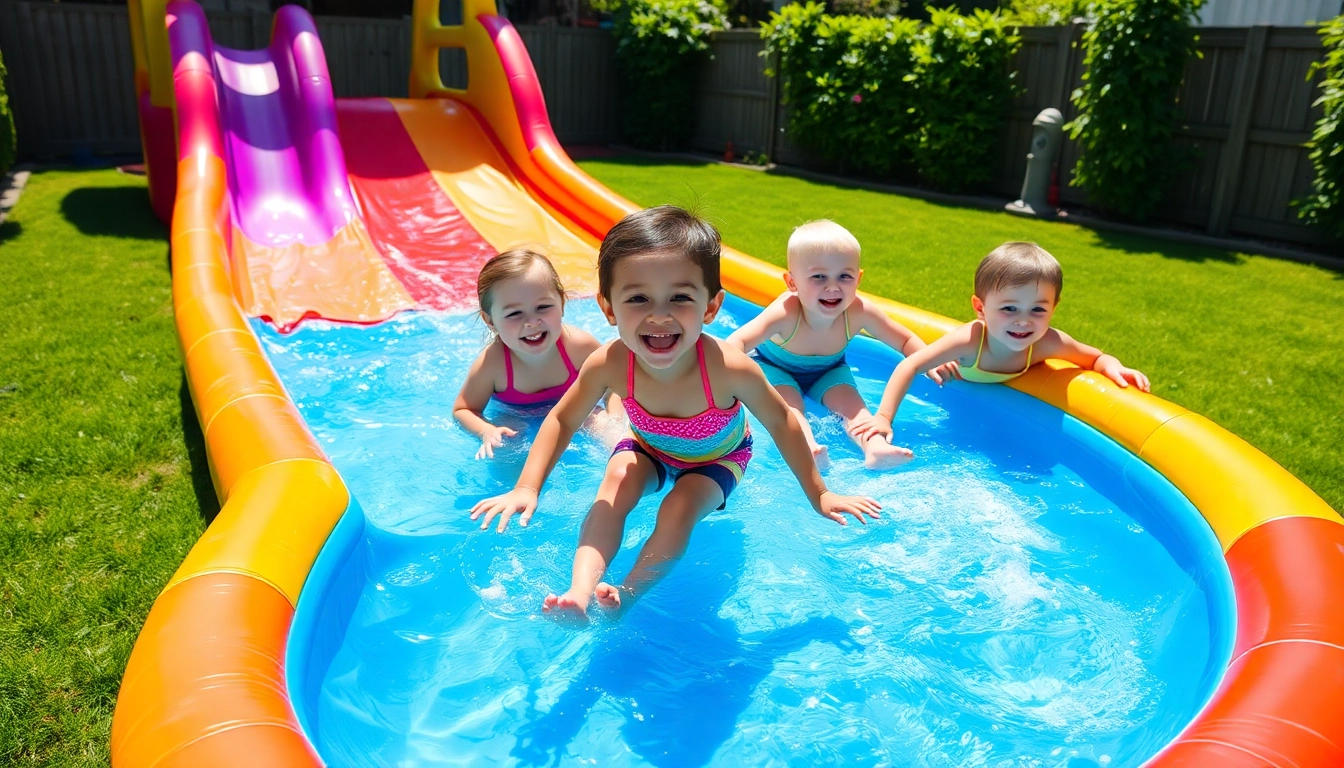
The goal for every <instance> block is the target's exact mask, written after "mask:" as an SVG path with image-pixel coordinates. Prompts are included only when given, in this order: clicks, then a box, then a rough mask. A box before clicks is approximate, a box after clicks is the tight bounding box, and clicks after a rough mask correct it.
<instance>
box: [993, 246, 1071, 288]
mask: <svg viewBox="0 0 1344 768" xmlns="http://www.w3.org/2000/svg"><path fill="white" fill-rule="evenodd" d="M1032 283H1045V284H1046V285H1048V286H1051V287H1052V288H1054V289H1055V301H1059V294H1060V292H1061V291H1063V290H1064V270H1063V268H1062V267H1060V266H1059V262H1058V261H1056V260H1055V257H1054V256H1051V255H1050V252H1049V251H1047V250H1045V249H1044V248H1042V247H1041V246H1039V245H1037V244H1035V243H1023V242H1011V243H1004V244H1003V245H1000V246H999V247H998V248H995V249H994V250H992V251H990V252H989V255H988V256H986V257H985V258H984V259H982V260H981V261H980V266H979V267H976V270H975V295H976V296H979V297H980V299H981V300H982V301H983V300H984V298H985V297H986V296H988V295H989V294H990V293H992V292H993V291H1001V290H1003V289H1005V288H1016V287H1018V286H1020V285H1030V284H1032Z"/></svg>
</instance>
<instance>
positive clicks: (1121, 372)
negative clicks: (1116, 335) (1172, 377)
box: [1092, 355, 1151, 392]
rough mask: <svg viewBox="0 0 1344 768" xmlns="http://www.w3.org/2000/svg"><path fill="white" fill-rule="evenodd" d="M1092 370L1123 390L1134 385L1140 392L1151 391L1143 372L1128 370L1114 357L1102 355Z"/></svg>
mask: <svg viewBox="0 0 1344 768" xmlns="http://www.w3.org/2000/svg"><path fill="white" fill-rule="evenodd" d="M1092 370H1094V371H1096V372H1097V373H1100V374H1102V375H1104V376H1105V377H1106V378H1108V379H1110V380H1111V381H1114V382H1115V383H1116V384H1118V385H1119V386H1120V387H1121V388H1124V387H1128V386H1129V385H1130V384H1133V385H1134V386H1136V387H1138V388H1139V391H1140V392H1147V391H1149V390H1150V389H1151V387H1150V386H1149V384H1148V377H1147V376H1144V375H1143V372H1142V371H1136V370H1134V369H1133V368H1126V367H1125V366H1123V365H1121V364H1120V361H1119V360H1117V359H1116V358H1115V356H1114V355H1102V356H1101V357H1099V358H1097V362H1096V363H1095V364H1094V365H1093V366H1092Z"/></svg>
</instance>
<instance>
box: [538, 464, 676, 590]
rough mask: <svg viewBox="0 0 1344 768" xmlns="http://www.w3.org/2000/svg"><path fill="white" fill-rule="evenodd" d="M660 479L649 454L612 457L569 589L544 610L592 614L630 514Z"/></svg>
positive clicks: (582, 537)
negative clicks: (595, 594) (595, 591)
mask: <svg viewBox="0 0 1344 768" xmlns="http://www.w3.org/2000/svg"><path fill="white" fill-rule="evenodd" d="M657 480H658V470H657V467H655V466H654V463H653V460H652V459H650V458H649V457H647V456H643V455H640V454H638V453H635V452H634V451H622V452H620V453H617V454H615V455H613V456H612V457H611V460H610V461H608V462H607V472H606V475H604V476H603V478H602V485H601V486H600V487H599V488H598V489H597V498H596V499H595V500H594V501H593V506H592V507H590V508H589V509H588V516H587V517H585V518H584V520H583V531H582V533H580V534H579V548H578V550H577V551H576V552H575V553H574V570H573V572H572V574H571V576H570V584H569V589H568V590H567V591H566V592H565V593H564V594H563V595H548V596H547V597H546V600H545V602H544V603H543V604H542V610H544V611H552V610H564V611H573V612H574V613H576V614H578V615H580V616H583V615H586V614H587V613H588V603H589V602H590V601H591V600H592V596H593V588H594V587H595V586H597V583H598V581H600V580H601V579H602V574H604V573H606V572H607V564H608V563H610V562H611V559H612V558H613V557H615V556H616V551H617V550H619V549H620V548H621V538H622V537H623V536H624V535H625V518H626V516H627V515H629V514H630V510H632V509H634V508H635V505H636V504H638V503H639V499H640V497H641V496H643V495H644V494H646V493H648V492H649V491H652V490H653V489H654V488H655V486H656V485H657Z"/></svg>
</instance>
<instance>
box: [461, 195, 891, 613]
mask: <svg viewBox="0 0 1344 768" xmlns="http://www.w3.org/2000/svg"><path fill="white" fill-rule="evenodd" d="M719 251H720V244H719V233H718V231H716V230H715V229H714V227H713V226H711V225H710V224H708V223H707V222H705V221H704V220H702V219H700V218H699V217H697V216H695V215H694V214H691V213H688V212H687V211H684V210H682V209H680V208H676V207H673V206H668V205H664V206H659V207H657V208H650V209H647V210H644V211H640V212H638V213H633V214H631V215H629V216H627V217H625V218H624V219H622V220H621V222H620V223H618V224H617V225H616V226H614V227H612V229H611V231H610V232H608V233H607V236H606V238H605V239H604V240H603V241H602V246H601V248H600V250H599V251H598V298H597V301H598V305H599V306H600V307H601V308H602V312H603V313H604V314H605V315H606V316H607V320H608V322H610V323H611V324H612V325H615V326H616V329H617V331H618V332H619V334H620V337H619V338H618V339H616V340H615V341H612V342H610V343H608V344H606V345H605V346H603V347H602V348H601V349H599V350H598V351H596V352H594V353H593V355H592V357H590V358H589V359H588V362H587V363H585V364H584V366H583V368H582V370H580V371H579V379H578V381H577V382H576V383H575V384H574V386H573V387H572V388H571V389H570V390H569V392H568V393H566V394H565V396H564V397H563V398H561V400H560V403H559V404H558V405H557V406H556V407H555V408H554V409H552V410H551V412H550V414H549V415H547V417H546V420H545V421H544V422H543V423H542V425H541V428H540V430H539V431H538V433H537V438H536V440H535V441H534V442H533V443H532V450H531V452H530V453H529V454H528V456H527V464H526V465H525V466H524V467H523V472H522V475H521V476H520V477H519V478H518V483H517V485H515V486H514V488H513V490H511V491H509V492H508V493H506V494H504V495H502V496H496V497H494V498H492V499H486V500H484V501H482V502H480V503H479V504H477V505H476V506H475V507H474V508H473V509H472V513H471V516H472V519H473V520H475V519H478V518H480V517H482V516H484V520H483V522H482V524H481V527H482V528H486V527H488V526H489V525H490V523H491V520H492V519H493V518H495V517H496V516H499V518H500V520H499V528H498V530H500V531H503V530H504V529H505V527H506V526H507V525H508V521H509V518H511V517H512V516H513V515H515V514H521V516H522V519H521V524H522V525H527V522H528V520H529V518H531V516H532V513H533V511H534V510H535V509H536V507H537V497H538V494H539V493H540V491H541V487H542V485H543V484H544V483H545V482H546V478H547V477H548V476H549V475H550V473H551V470H552V469H554V467H555V464H556V461H557V460H558V459H559V457H560V454H561V453H562V452H563V451H564V450H565V447H566V446H568V445H569V441H570V439H571V438H572V437H573V435H574V432H575V431H576V430H577V429H578V428H579V426H580V425H581V424H582V423H583V420H584V418H585V417H586V416H587V414H588V412H589V411H590V410H592V407H593V404H594V403H596V402H597V400H598V399H599V398H600V397H601V396H602V393H603V392H605V391H607V390H608V389H610V390H611V391H613V392H618V393H621V394H622V395H624V400H623V403H624V405H625V411H626V413H627V415H628V416H629V420H630V433H631V434H630V437H629V438H628V439H626V440H623V441H621V442H620V443H619V444H617V446H616V449H615V451H613V452H612V455H611V458H610V459H609V460H608V462H607V469H606V474H605V475H604V477H603V479H602V484H601V486H600V487H599V488H598V491H597V499H596V500H595V501H594V502H593V505H592V507H590V508H589V510H588V516H587V518H586V519H585V520H584V523H583V530H582V532H581V534H580V538H579V547H578V551H577V552H575V554H574V568H573V572H572V575H571V581H570V585H569V589H568V590H566V591H565V592H564V593H563V594H560V595H554V594H552V595H550V596H548V597H547V598H546V599H545V602H544V604H543V610H545V611H548V612H565V613H570V614H573V615H578V616H583V615H586V613H587V610H588V605H589V603H590V602H591V601H592V600H593V598H594V597H596V599H597V601H598V603H599V604H601V605H602V606H604V607H606V608H610V609H618V608H628V607H629V605H630V604H631V603H632V602H633V600H634V599H635V598H638V597H640V596H642V595H643V594H644V593H645V592H647V591H648V590H649V589H650V588H651V587H652V586H653V585H654V584H656V583H657V582H658V580H659V579H661V578H662V577H663V576H664V575H665V574H666V573H667V570H668V568H669V567H671V566H672V565H673V564H674V563H675V562H676V561H677V560H678V559H679V558H680V557H681V556H682V554H683V553H684V552H685V551H686V547H687V545H688V543H689V542H690V537H691V531H692V529H694V527H695V525H696V523H698V522H699V521H700V520H701V519H703V518H704V517H705V516H706V515H708V514H709V513H711V512H712V511H714V510H715V509H723V508H724V506H725V505H726V504H727V501H728V497H729V496H730V495H732V492H733V489H734V488H736V487H737V484H738V483H739V482H740V481H741V479H742V474H743V472H744V471H745V470H746V468H747V464H748V462H749V461H750V460H751V445H752V440H751V430H750V429H749V428H748V426H747V418H746V411H745V410H744V408H743V406H745V407H746V409H750V410H751V412H752V414H754V415H755V416H756V417H757V418H758V419H759V420H760V421H761V423H762V424H763V425H764V426H765V428H766V430H768V431H769V432H770V434H771V436H772V437H774V439H775V443H776V445H777V446H778V447H779V452H780V453H781V454H783V456H784V460H785V462H786V463H787V464H788V465H789V469H791V470H793V474H794V475H795V476H796V477H797V478H798V483H799V484H800V485H801V486H802V488H803V491H804V493H805V494H806V496H807V499H808V502H809V503H810V504H811V506H812V508H813V509H815V510H816V511H817V512H818V513H819V514H821V515H822V516H823V517H826V518H828V519H830V520H834V521H835V522H837V523H840V524H842V525H844V524H845V515H852V516H854V517H855V518H857V519H858V520H859V521H861V522H863V521H865V517H877V511H878V509H879V505H878V503H877V502H875V501H873V500H872V499H869V498H866V497H857V496H841V495H838V494H835V493H832V492H831V491H830V490H828V489H827V488H826V484H825V483H824V482H822V479H821V474H820V473H819V472H818V471H817V466H816V463H815V462H813V460H812V454H811V452H810V451H809V450H808V446H807V439H806V437H805V436H804V434H803V429H802V427H801V426H800V425H799V422H798V418H797V417H796V415H795V414H794V413H793V411H791V410H790V409H789V407H788V405H786V404H785V402H784V400H783V399H782V398H781V397H780V396H779V393H777V392H776V391H775V390H774V388H773V387H771V386H770V384H769V382H767V381H766V379H765V375H764V374H762V373H761V369H760V368H759V367H757V365H756V364H755V363H754V362H753V361H752V360H751V358H749V357H747V356H746V355H745V354H743V353H742V352H740V351H739V350H737V349H735V348H733V347H731V346H729V345H727V344H725V343H723V342H721V341H718V340H716V339H714V338H713V337H710V336H708V335H705V334H704V333H703V331H704V326H705V325H706V324H707V323H710V322H712V321H713V320H714V317H715V315H716V314H717V313H718V311H719V308H720V307H721V306H722V304H723V299H724V293H723V289H722V287H721V286H720V284H719ZM669 481H670V482H671V483H672V488H671V490H670V491H668V493H667V495H666V496H665V497H663V500H662V503H661V504H660V505H659V507H658V517H657V522H656V523H655V527H654V530H653V533H652V534H651V535H650V536H649V538H648V540H647V541H645V542H644V546H643V548H642V549H640V552H639V556H638V557H637V558H636V561H635V564H634V566H633V567H632V568H631V569H630V573H629V574H627V575H626V577H625V581H624V583H623V584H621V585H619V586H617V585H612V584H608V583H604V582H602V581H601V580H602V577H603V575H604V574H605V573H606V570H607V565H608V564H609V563H610V562H611V559H612V558H613V557H614V556H615V555H616V552H617V551H618V550H619V549H620V546H621V540H622V538H623V536H624V533H625V519H626V516H627V515H629V514H630V512H631V510H633V509H634V508H635V505H636V504H637V503H638V502H639V499H640V498H641V497H642V496H644V495H645V494H648V493H653V492H655V491H657V490H659V489H661V488H662V487H663V486H664V485H666V484H667V483H668V482H669Z"/></svg>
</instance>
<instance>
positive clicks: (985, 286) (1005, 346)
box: [850, 242, 1149, 439]
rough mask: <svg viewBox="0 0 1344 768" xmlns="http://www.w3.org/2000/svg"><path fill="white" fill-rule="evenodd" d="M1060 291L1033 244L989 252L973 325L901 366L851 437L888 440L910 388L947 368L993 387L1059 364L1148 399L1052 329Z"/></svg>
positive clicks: (1055, 269)
mask: <svg viewBox="0 0 1344 768" xmlns="http://www.w3.org/2000/svg"><path fill="white" fill-rule="evenodd" d="M1063 288H1064V272H1063V269H1062V268H1061V267H1060V266H1059V262H1058V261H1056V260H1055V257H1054V256H1051V255H1050V254H1049V253H1048V252H1047V251H1046V250H1045V249H1044V248H1042V247H1040V246H1039V245H1037V244H1035V243H1020V242H1014V243H1004V244H1003V245H1000V246H999V247H998V248H995V249H994V250H993V251H991V252H990V254H989V255H988V256H986V257H985V258H984V259H983V260H981V262H980V266H979V267H977V268H976V270H975V295H974V296H972V297H971V307H972V309H974V310H975V317H976V319H975V320H972V321H971V322H969V323H966V324H965V325H963V326H960V327H958V328H956V329H954V330H952V331H950V332H949V333H948V334H947V335H946V336H943V337H942V338H941V339H938V340H937V341H935V342H934V343H932V344H930V345H929V346H927V347H925V348H924V349H922V350H920V351H918V352H916V353H914V354H913V355H910V356H909V357H907V358H905V360H902V361H901V362H900V364H898V365H897V366H896V370H895V371H893V372H892V374H891V379H890V380H889V381H888V382H887V388H886V390H885V391H884V392H883V393H882V404H881V405H879V406H878V408H877V413H876V414H874V415H873V416H871V417H869V418H867V419H862V418H860V419H855V421H854V423H852V424H851V426H850V434H852V435H854V436H855V437H856V438H858V439H866V438H869V437H871V436H872V435H885V436H887V437H888V439H889V438H890V436H891V435H892V428H891V422H892V420H893V419H895V418H896V409H897V408H898V407H900V404H901V400H902V399H903V398H904V397H905V393H906V392H907V391H909V389H910V382H911V381H912V380H913V379H914V378H915V376H916V375H918V374H919V373H921V372H923V371H928V370H931V369H933V368H936V367H938V366H939V365H942V364H944V363H947V362H950V361H956V362H957V363H958V364H959V367H960V373H959V376H960V378H962V379H965V380H966V381H971V382H975V383H977V384H998V383H1002V382H1005V381H1008V380H1010V379H1015V378H1017V377H1018V376H1021V375H1022V374H1024V373H1026V372H1027V369H1029V368H1031V366H1032V364H1033V363H1037V362H1040V361H1042V360H1045V359H1046V358H1057V359H1060V360H1067V361H1068V362H1070V363H1073V364H1074V365H1077V366H1079V367H1080V368H1086V369H1089V370H1093V371H1096V372H1098V373H1101V374H1103V375H1105V376H1106V377H1107V378H1108V379H1110V380H1111V381H1114V382H1115V383H1116V384H1117V385H1119V386H1120V387H1128V386H1130V385H1131V384H1132V385H1133V386H1136V387H1138V388H1139V391H1141V392H1147V391H1148V389H1149V385H1148V377H1147V376H1144V375H1143V374H1142V373H1140V372H1139V371H1136V370H1134V369H1133V368H1126V367H1125V366H1123V365H1121V364H1120V361H1119V360H1117V359H1116V358H1115V356H1113V355H1108V354H1105V353H1104V352H1102V351H1101V350H1099V349H1097V348H1096V347H1092V346H1088V345H1087V344H1084V343H1082V342H1080V341H1077V340H1075V339H1074V338H1073V337H1071V336H1069V335H1068V334H1067V333H1064V332H1063V331H1059V330H1056V329H1054V328H1051V327H1050V320H1051V319H1052V318H1053V317H1054V315H1055V309H1056V308H1057V307H1058V306H1059V294H1060V291H1061V290H1063Z"/></svg>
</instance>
